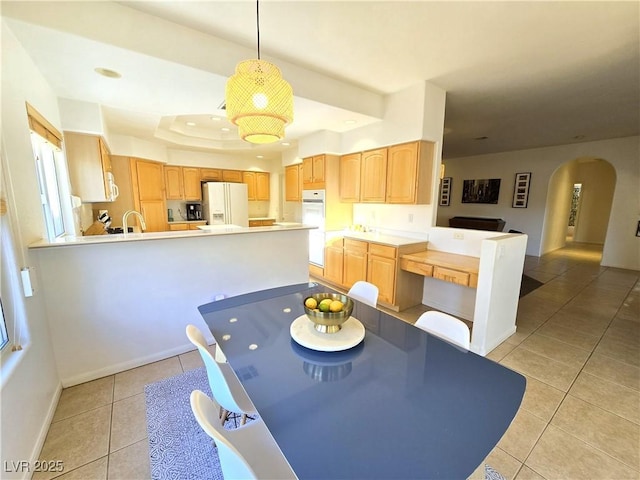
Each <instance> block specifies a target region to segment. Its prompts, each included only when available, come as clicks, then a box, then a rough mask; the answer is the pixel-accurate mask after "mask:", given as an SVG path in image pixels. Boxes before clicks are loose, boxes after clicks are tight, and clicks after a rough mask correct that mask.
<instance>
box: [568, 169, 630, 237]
mask: <svg viewBox="0 0 640 480" xmlns="http://www.w3.org/2000/svg"><path fill="white" fill-rule="evenodd" d="M574 183H581V184H582V192H581V194H580V198H581V200H580V207H579V210H578V218H577V219H576V220H577V221H576V228H575V232H574V238H573V239H574V240H575V241H576V242H585V243H599V244H603V243H604V240H605V238H606V235H607V226H608V223H609V214H610V212H611V204H612V202H613V192H614V190H615V185H616V172H615V170H614V169H613V167H612V166H611V164H610V163H608V162H605V161H603V160H600V159H595V160H592V161H588V162H578V168H577V172H576V179H575V181H574ZM638 188H640V185H639V186H638Z"/></svg>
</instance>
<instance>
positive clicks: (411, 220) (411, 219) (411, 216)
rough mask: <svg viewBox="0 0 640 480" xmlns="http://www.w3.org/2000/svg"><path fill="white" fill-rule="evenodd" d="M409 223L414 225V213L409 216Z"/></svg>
mask: <svg viewBox="0 0 640 480" xmlns="http://www.w3.org/2000/svg"><path fill="white" fill-rule="evenodd" d="M409 223H413V213H410V214H409Z"/></svg>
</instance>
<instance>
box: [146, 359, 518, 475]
mask: <svg viewBox="0 0 640 480" xmlns="http://www.w3.org/2000/svg"><path fill="white" fill-rule="evenodd" d="M196 389H197V390H202V391H203V392H205V393H206V394H207V395H211V389H210V388H209V381H208V380H207V372H206V370H205V368H204V367H202V368H198V369H196V370H190V371H188V372H185V373H182V374H180V375H176V376H175V377H171V378H167V379H165V380H161V381H159V382H156V383H151V384H149V385H147V386H145V387H144V393H145V399H146V407H147V432H148V435H149V458H150V463H151V479H152V480H223V477H222V470H221V469H220V460H219V459H218V453H217V450H216V447H215V445H214V443H213V441H212V440H211V438H210V437H209V436H208V435H207V434H206V433H204V431H203V430H202V429H201V428H200V425H198V422H197V421H196V419H195V417H194V416H193V413H192V411H191V404H190V402H189V397H190V395H191V392H192V391H193V390H196ZM236 426H237V419H235V418H232V419H230V420H228V421H227V422H226V423H225V428H227V429H230V428H235V427H236ZM485 480H505V478H504V477H503V476H502V475H500V473H498V472H497V471H496V470H494V469H493V468H491V467H490V466H489V465H485Z"/></svg>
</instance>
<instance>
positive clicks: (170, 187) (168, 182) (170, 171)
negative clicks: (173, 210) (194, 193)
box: [164, 165, 184, 200]
mask: <svg viewBox="0 0 640 480" xmlns="http://www.w3.org/2000/svg"><path fill="white" fill-rule="evenodd" d="M164 187H165V191H166V198H167V200H182V199H184V183H183V177H182V167H175V166H172V165H166V166H165V167H164Z"/></svg>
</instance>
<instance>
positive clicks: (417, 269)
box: [400, 258, 433, 277]
mask: <svg viewBox="0 0 640 480" xmlns="http://www.w3.org/2000/svg"><path fill="white" fill-rule="evenodd" d="M400 268H401V269H402V270H406V271H407V272H412V273H417V274H418V275H423V276H425V277H432V276H433V265H428V264H426V263H421V262H414V261H413V260H407V259H406V258H402V259H400Z"/></svg>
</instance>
